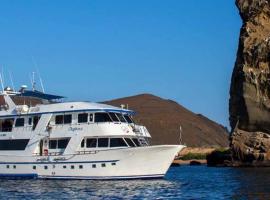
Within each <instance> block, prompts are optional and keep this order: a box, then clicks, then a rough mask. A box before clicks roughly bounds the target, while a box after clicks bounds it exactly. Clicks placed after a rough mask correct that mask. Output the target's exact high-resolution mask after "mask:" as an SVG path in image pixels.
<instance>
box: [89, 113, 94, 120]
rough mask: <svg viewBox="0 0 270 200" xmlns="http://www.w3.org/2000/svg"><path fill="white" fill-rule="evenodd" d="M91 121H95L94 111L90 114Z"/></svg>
mask: <svg viewBox="0 0 270 200" xmlns="http://www.w3.org/2000/svg"><path fill="white" fill-rule="evenodd" d="M89 121H90V122H93V121H94V115H93V113H90V114H89Z"/></svg>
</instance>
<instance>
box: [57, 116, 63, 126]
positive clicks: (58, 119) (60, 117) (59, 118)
mask: <svg viewBox="0 0 270 200" xmlns="http://www.w3.org/2000/svg"><path fill="white" fill-rule="evenodd" d="M63 123H64V116H63V115H56V116H55V124H63Z"/></svg>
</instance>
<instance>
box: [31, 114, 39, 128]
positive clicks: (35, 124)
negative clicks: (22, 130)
mask: <svg viewBox="0 0 270 200" xmlns="http://www.w3.org/2000/svg"><path fill="white" fill-rule="evenodd" d="M39 120H40V116H34V117H33V128H32V129H33V130H35V128H36V126H37V124H38V121H39Z"/></svg>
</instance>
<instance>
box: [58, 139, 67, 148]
mask: <svg viewBox="0 0 270 200" xmlns="http://www.w3.org/2000/svg"><path fill="white" fill-rule="evenodd" d="M68 142H69V138H65V139H59V140H58V146H57V147H58V149H65V148H66V147H67V145H68Z"/></svg>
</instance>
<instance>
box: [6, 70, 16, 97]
mask: <svg viewBox="0 0 270 200" xmlns="http://www.w3.org/2000/svg"><path fill="white" fill-rule="evenodd" d="M8 73H9V78H10V82H11V86H12V89H13V91H14V92H15V87H14V82H13V78H12V74H11V72H10V71H9V72H8Z"/></svg>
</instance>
